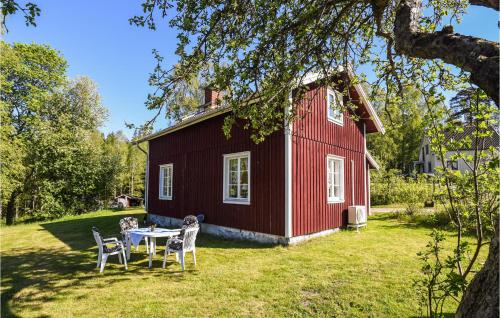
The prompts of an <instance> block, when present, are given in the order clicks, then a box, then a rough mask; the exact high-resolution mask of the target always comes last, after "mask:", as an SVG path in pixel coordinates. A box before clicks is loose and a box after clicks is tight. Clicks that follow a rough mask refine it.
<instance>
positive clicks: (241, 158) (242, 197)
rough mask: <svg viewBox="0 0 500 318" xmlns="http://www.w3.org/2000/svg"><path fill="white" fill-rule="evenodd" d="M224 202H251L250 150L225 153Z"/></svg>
mask: <svg viewBox="0 0 500 318" xmlns="http://www.w3.org/2000/svg"><path fill="white" fill-rule="evenodd" d="M223 202H224V203H235V204H250V152H249V151H246V152H239V153H233V154H228V155H224V198H223Z"/></svg>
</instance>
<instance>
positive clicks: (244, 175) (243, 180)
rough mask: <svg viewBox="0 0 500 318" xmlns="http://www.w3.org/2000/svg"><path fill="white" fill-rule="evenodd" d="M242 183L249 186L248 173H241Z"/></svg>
mask: <svg viewBox="0 0 500 318" xmlns="http://www.w3.org/2000/svg"><path fill="white" fill-rule="evenodd" d="M240 183H244V184H248V171H243V172H241V176H240Z"/></svg>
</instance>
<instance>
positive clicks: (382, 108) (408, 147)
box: [367, 86, 427, 174]
mask: <svg viewBox="0 0 500 318" xmlns="http://www.w3.org/2000/svg"><path fill="white" fill-rule="evenodd" d="M373 95H374V99H373V100H372V102H373V105H374V107H375V109H376V110H377V113H378V114H379V116H380V119H381V120H382V123H383V124H384V127H385V130H386V133H385V134H371V135H368V138H367V147H368V149H369V150H370V153H371V154H372V155H373V156H375V157H376V158H377V162H379V163H380V164H381V165H382V167H383V169H385V170H391V169H397V170H399V171H402V172H404V173H407V174H408V173H411V172H412V170H413V161H415V160H417V159H418V152H419V149H420V143H421V142H422V138H423V137H424V129H425V122H424V116H425V113H426V112H427V106H426V104H425V100H424V97H423V95H422V94H421V93H420V92H419V91H418V90H416V89H414V88H412V87H411V86H408V87H405V93H404V96H403V98H399V97H397V96H394V97H393V98H391V99H389V100H388V102H387V103H386V99H385V93H384V92H381V93H379V94H373Z"/></svg>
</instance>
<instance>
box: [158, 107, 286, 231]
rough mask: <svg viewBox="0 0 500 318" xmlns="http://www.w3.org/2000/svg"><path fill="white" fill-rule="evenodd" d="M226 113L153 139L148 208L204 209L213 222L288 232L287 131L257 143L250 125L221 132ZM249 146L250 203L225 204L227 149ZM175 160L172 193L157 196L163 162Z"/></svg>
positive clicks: (180, 212)
mask: <svg viewBox="0 0 500 318" xmlns="http://www.w3.org/2000/svg"><path fill="white" fill-rule="evenodd" d="M223 120H224V115H220V116H217V117H213V118H210V119H207V120H205V121H203V122H200V123H197V124H195V125H193V126H190V127H186V128H183V129H181V130H178V131H175V132H173V133H170V134H167V135H164V136H161V137H158V138H156V139H153V140H150V141H149V147H150V148H149V149H150V155H149V156H150V157H149V160H150V161H149V190H148V191H149V193H148V210H149V211H148V212H149V213H153V214H157V215H163V216H169V217H174V218H179V219H182V218H183V217H184V216H186V215H188V214H195V215H196V214H199V213H204V214H205V216H206V219H205V221H206V222H207V223H210V224H216V225H221V226H227V227H232V228H238V229H244V230H248V231H255V232H261V233H268V234H275V235H284V216H285V215H284V200H285V199H284V198H285V196H284V182H285V181H284V178H285V177H284V136H283V132H282V131H280V132H276V133H275V134H273V135H271V136H270V137H269V138H267V139H266V141H265V142H263V143H261V144H258V145H255V144H254V143H253V142H252V141H251V139H250V134H249V132H248V131H247V130H243V129H239V128H233V131H232V134H231V138H230V139H229V140H228V139H226V138H225V136H224V135H223V133H222V124H223ZM242 151H250V152H251V160H250V161H251V162H250V164H251V172H250V173H251V175H250V182H251V185H250V187H251V190H250V191H251V195H250V196H251V197H250V205H237V204H225V203H223V202H222V198H223V155H224V154H229V153H236V152H242ZM167 163H173V166H174V168H173V199H172V200H159V199H158V191H159V165H161V164H167Z"/></svg>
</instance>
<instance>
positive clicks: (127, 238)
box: [125, 234, 132, 260]
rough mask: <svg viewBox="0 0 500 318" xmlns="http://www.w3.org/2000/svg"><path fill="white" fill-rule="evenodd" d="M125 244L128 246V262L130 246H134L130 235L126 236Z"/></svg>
mask: <svg viewBox="0 0 500 318" xmlns="http://www.w3.org/2000/svg"><path fill="white" fill-rule="evenodd" d="M125 244H127V260H130V248H131V247H130V245H131V244H132V241H131V240H130V235H129V234H127V236H126V242H125Z"/></svg>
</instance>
